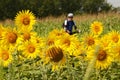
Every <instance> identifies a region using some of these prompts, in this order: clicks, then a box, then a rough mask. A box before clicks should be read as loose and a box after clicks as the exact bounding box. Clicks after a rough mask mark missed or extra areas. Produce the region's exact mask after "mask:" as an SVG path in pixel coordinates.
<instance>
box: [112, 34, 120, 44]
mask: <svg viewBox="0 0 120 80" xmlns="http://www.w3.org/2000/svg"><path fill="white" fill-rule="evenodd" d="M112 40H113V41H114V42H115V43H117V42H118V41H119V38H118V36H117V35H115V36H113V37H112Z"/></svg>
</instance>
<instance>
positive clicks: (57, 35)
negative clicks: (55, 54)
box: [46, 29, 69, 46]
mask: <svg viewBox="0 0 120 80" xmlns="http://www.w3.org/2000/svg"><path fill="white" fill-rule="evenodd" d="M51 35H52V36H51ZM63 35H64V36H65V35H69V34H67V33H65V32H64V31H63V30H57V29H54V30H52V31H51V32H50V33H49V34H48V37H47V39H46V45H48V46H50V45H54V44H55V42H56V41H58V40H60V39H61V38H62V37H63Z"/></svg>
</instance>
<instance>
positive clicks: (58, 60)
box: [45, 45, 65, 71]
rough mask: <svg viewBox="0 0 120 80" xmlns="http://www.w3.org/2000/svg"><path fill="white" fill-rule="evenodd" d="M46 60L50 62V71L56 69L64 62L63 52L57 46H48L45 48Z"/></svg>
mask: <svg viewBox="0 0 120 80" xmlns="http://www.w3.org/2000/svg"><path fill="white" fill-rule="evenodd" d="M45 57H46V62H52V64H53V66H52V71H54V70H58V68H60V67H62V65H63V64H64V63H65V54H64V51H63V49H62V48H61V47H59V46H55V45H52V46H49V48H48V49H47V50H46V56H45Z"/></svg>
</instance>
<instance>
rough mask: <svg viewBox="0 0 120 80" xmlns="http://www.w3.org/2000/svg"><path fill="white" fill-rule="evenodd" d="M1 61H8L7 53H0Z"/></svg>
mask: <svg viewBox="0 0 120 80" xmlns="http://www.w3.org/2000/svg"><path fill="white" fill-rule="evenodd" d="M2 59H3V60H5V61H6V60H8V59H9V54H8V52H7V51H3V52H2Z"/></svg>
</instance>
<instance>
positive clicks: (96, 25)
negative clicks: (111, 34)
mask: <svg viewBox="0 0 120 80" xmlns="http://www.w3.org/2000/svg"><path fill="white" fill-rule="evenodd" d="M90 28H91V32H93V33H94V34H95V35H100V34H101V33H102V31H103V25H102V23H101V22H98V21H94V22H93V23H92V24H91V26H90Z"/></svg>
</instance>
